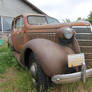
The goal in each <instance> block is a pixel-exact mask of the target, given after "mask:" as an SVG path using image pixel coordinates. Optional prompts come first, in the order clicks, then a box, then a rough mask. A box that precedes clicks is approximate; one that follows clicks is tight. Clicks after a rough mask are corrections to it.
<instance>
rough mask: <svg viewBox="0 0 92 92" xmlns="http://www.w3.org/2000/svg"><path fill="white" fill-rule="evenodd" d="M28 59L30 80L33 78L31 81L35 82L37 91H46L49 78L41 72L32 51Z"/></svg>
mask: <svg viewBox="0 0 92 92" xmlns="http://www.w3.org/2000/svg"><path fill="white" fill-rule="evenodd" d="M29 60H30V63H29V64H30V65H29V68H30V71H31V74H32V77H33V79H32V80H34V81H33V83H34V82H35V85H36V89H37V92H48V88H49V86H50V83H51V82H50V78H49V77H48V76H47V75H45V73H44V72H43V70H42V68H41V66H40V64H39V61H38V60H37V58H36V56H35V55H34V53H31V55H30V58H29Z"/></svg>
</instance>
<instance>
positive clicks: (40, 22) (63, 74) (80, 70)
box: [9, 14, 92, 92]
mask: <svg viewBox="0 0 92 92" xmlns="http://www.w3.org/2000/svg"><path fill="white" fill-rule="evenodd" d="M72 26H73V24H61V23H60V22H59V21H58V20H56V19H55V18H52V17H49V16H47V15H41V14H23V15H20V16H18V17H16V18H14V20H13V22H12V32H11V36H10V37H9V45H10V46H11V48H12V50H13V52H14V56H15V57H16V59H17V60H18V62H19V64H20V65H22V66H23V67H25V66H26V67H27V68H28V69H29V70H30V71H31V73H32V76H33V81H34V82H36V84H37V85H36V86H37V91H38V92H40V91H41V89H43V90H44V91H43V92H45V91H47V89H48V87H49V84H50V83H54V84H63V83H71V82H75V81H78V80H80V79H82V80H83V82H85V79H86V78H87V77H90V76H92V69H88V70H86V64H85V56H84V54H83V53H81V52H80V47H79V44H78V41H77V40H76V38H75V35H76V32H75V30H74V29H72ZM41 92H42V91H41Z"/></svg>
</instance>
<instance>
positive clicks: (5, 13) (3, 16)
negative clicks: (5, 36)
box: [0, 0, 45, 33]
mask: <svg viewBox="0 0 92 92" xmlns="http://www.w3.org/2000/svg"><path fill="white" fill-rule="evenodd" d="M23 13H38V14H45V13H44V12H43V11H41V10H40V9H38V8H37V7H36V6H34V5H33V4H32V3H30V2H29V1H27V0H0V33H5V32H10V29H11V24H12V20H13V18H14V17H15V16H18V15H20V14H23Z"/></svg>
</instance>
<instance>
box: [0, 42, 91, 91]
mask: <svg viewBox="0 0 92 92" xmlns="http://www.w3.org/2000/svg"><path fill="white" fill-rule="evenodd" d="M0 92H35V89H34V88H33V85H32V82H31V75H30V73H29V71H28V70H27V69H23V68H22V67H21V66H19V64H18V63H17V61H16V59H15V58H14V57H13V54H12V52H11V50H10V49H9V48H8V47H7V44H6V43H5V44H4V45H3V46H2V47H0ZM49 92H92V78H89V79H87V82H86V84H85V85H83V83H82V82H81V81H79V82H77V83H72V84H66V85H60V86H57V87H56V88H53V89H51V90H50V91H49Z"/></svg>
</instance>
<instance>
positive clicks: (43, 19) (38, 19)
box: [28, 16, 60, 25]
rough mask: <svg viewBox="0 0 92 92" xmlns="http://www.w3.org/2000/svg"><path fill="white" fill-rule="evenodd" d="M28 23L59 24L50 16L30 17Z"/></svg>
mask: <svg viewBox="0 0 92 92" xmlns="http://www.w3.org/2000/svg"><path fill="white" fill-rule="evenodd" d="M28 23H29V24H30V25H45V24H58V23H60V22H59V21H58V20H56V19H54V18H52V17H49V16H46V17H45V16H28Z"/></svg>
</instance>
